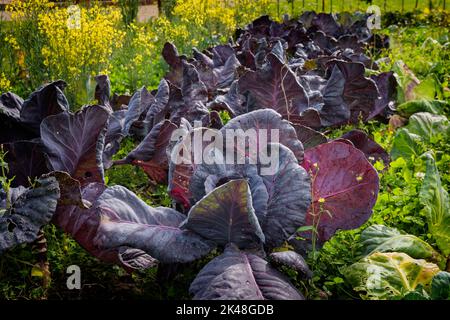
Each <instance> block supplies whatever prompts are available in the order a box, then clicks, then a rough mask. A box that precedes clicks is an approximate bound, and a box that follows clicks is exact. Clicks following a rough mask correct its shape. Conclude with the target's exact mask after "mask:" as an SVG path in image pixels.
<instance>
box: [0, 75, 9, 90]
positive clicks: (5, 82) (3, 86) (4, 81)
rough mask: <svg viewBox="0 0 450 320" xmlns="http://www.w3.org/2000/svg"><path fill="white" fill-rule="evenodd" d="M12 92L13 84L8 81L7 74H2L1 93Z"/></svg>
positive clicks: (0, 79) (0, 80)
mask: <svg viewBox="0 0 450 320" xmlns="http://www.w3.org/2000/svg"><path fill="white" fill-rule="evenodd" d="M9 90H11V82H10V81H9V80H8V79H6V76H5V74H4V73H3V72H2V73H0V93H3V92H6V91H9Z"/></svg>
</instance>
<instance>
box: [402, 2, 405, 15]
mask: <svg viewBox="0 0 450 320" xmlns="http://www.w3.org/2000/svg"><path fill="white" fill-rule="evenodd" d="M403 11H405V0H402V13H403Z"/></svg>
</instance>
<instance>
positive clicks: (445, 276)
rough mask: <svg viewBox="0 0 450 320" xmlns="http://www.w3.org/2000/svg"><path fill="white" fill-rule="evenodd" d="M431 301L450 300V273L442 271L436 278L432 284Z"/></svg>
mask: <svg viewBox="0 0 450 320" xmlns="http://www.w3.org/2000/svg"><path fill="white" fill-rule="evenodd" d="M431 299H433V300H449V299H450V273H448V272H445V271H442V272H439V273H438V274H437V275H435V276H434V278H433V281H432V282H431Z"/></svg>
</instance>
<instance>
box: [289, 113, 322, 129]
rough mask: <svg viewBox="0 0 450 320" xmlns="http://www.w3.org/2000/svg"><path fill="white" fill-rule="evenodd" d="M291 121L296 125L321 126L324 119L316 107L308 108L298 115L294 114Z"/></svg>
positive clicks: (316, 127)
mask: <svg viewBox="0 0 450 320" xmlns="http://www.w3.org/2000/svg"><path fill="white" fill-rule="evenodd" d="M291 122H292V123H293V124H295V125H301V126H307V127H310V128H315V129H318V128H321V127H322V120H321V118H320V114H319V112H318V111H317V110H316V109H313V108H308V109H306V110H305V111H303V112H302V113H301V114H300V115H298V116H293V117H292V119H291Z"/></svg>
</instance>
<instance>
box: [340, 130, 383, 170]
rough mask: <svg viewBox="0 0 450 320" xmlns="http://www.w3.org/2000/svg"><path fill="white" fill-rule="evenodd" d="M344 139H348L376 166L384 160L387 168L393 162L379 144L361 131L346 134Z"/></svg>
mask: <svg viewBox="0 0 450 320" xmlns="http://www.w3.org/2000/svg"><path fill="white" fill-rule="evenodd" d="M341 138H342V139H347V140H349V141H351V142H352V143H353V146H355V147H356V148H357V149H359V150H361V151H362V152H363V153H364V154H365V155H366V158H367V160H369V162H370V163H372V164H374V163H375V162H377V161H378V160H382V161H383V163H384V165H385V166H386V167H387V166H389V163H390V162H391V159H390V157H389V154H388V153H387V152H386V150H384V149H383V147H382V146H380V145H379V144H378V143H376V142H375V141H373V140H372V139H370V138H369V137H368V136H367V134H365V133H364V132H363V131H360V130H352V131H349V132H347V133H345V134H344V135H343V136H342V137H341Z"/></svg>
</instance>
